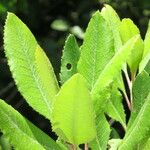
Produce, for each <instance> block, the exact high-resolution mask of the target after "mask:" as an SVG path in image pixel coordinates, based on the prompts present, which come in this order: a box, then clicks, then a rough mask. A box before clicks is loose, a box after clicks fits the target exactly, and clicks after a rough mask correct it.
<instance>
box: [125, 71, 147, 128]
mask: <svg viewBox="0 0 150 150" xmlns="http://www.w3.org/2000/svg"><path fill="white" fill-rule="evenodd" d="M149 86H150V76H149V75H148V74H147V73H146V72H145V71H143V72H142V73H140V74H139V75H138V76H137V77H136V80H135V82H134V83H133V103H132V111H131V117H130V120H129V123H128V128H127V129H129V128H130V127H131V126H132V124H133V122H134V120H135V119H136V117H137V115H138V113H139V112H140V110H141V108H142V106H143V104H144V102H145V99H146V97H147V96H148V94H149V93H150V87H149Z"/></svg>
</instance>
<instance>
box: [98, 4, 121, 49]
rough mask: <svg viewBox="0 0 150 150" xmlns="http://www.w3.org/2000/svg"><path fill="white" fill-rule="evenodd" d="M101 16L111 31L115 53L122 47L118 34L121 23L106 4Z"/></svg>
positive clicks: (114, 12)
mask: <svg viewBox="0 0 150 150" xmlns="http://www.w3.org/2000/svg"><path fill="white" fill-rule="evenodd" d="M101 14H102V16H103V17H104V18H105V19H106V21H107V22H108V25H109V27H110V29H111V31H112V35H113V39H114V47H115V51H117V50H118V49H119V48H120V47H121V46H122V41H121V37H120V33H119V27H120V23H121V21H120V18H119V16H118V14H117V13H116V11H115V10H114V9H113V8H112V7H111V6H109V5H106V4H105V6H104V7H103V9H102V11H101Z"/></svg>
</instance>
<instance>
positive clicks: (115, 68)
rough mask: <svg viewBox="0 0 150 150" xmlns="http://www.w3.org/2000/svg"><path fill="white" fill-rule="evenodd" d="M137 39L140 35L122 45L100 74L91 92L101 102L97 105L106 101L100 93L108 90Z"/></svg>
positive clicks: (94, 98) (95, 99)
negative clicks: (101, 97)
mask: <svg viewBox="0 0 150 150" xmlns="http://www.w3.org/2000/svg"><path fill="white" fill-rule="evenodd" d="M137 40H139V36H135V37H133V38H132V39H130V40H129V41H128V42H127V43H126V44H125V45H124V46H122V47H121V48H120V50H119V51H118V52H117V53H116V54H115V56H114V57H113V58H112V59H111V60H110V62H109V63H108V64H107V66H106V67H105V68H104V69H103V71H102V73H101V74H100V75H99V78H98V80H97V82H96V83H95V85H94V88H93V89H92V92H91V93H92V97H93V100H94V101H95V102H96V101H97V102H96V103H99V104H97V105H98V106H97V107H100V106H101V104H102V103H104V100H105V99H99V97H100V95H101V94H102V93H104V90H105V89H106V90H107V88H108V86H109V85H110V83H112V82H113V79H116V78H117V77H118V74H119V73H120V70H121V69H122V66H123V64H124V63H125V62H126V60H127V59H128V57H129V56H130V54H131V50H132V49H133V47H134V45H135V43H136V41H137ZM109 91H110V90H109ZM109 91H108V92H109Z"/></svg>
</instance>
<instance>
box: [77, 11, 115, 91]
mask: <svg viewBox="0 0 150 150" xmlns="http://www.w3.org/2000/svg"><path fill="white" fill-rule="evenodd" d="M114 53H115V50H114V40H113V36H112V33H111V30H110V28H109V26H108V24H107V21H106V20H105V19H104V18H103V17H102V15H101V14H100V12H99V11H97V12H96V13H95V14H94V15H93V17H92V19H91V20H90V22H89V25H88V27H87V30H86V33H85V36H84V42H83V45H82V46H81V56H80V59H79V63H78V71H79V73H81V74H82V75H83V76H84V77H85V78H86V80H87V82H88V85H89V88H90V89H92V88H93V86H94V84H95V82H96V80H97V79H98V76H99V74H100V73H101V72H102V70H103V69H104V67H105V66H106V64H107V63H108V62H109V60H110V59H111V58H112V57H113V55H114Z"/></svg>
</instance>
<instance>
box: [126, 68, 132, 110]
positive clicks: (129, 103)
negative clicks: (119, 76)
mask: <svg viewBox="0 0 150 150" xmlns="http://www.w3.org/2000/svg"><path fill="white" fill-rule="evenodd" d="M124 74H125V77H126V81H127V84H128V87H129V91H130V100H129V98H128V96H127V94H126V92H124V96H125V100H126V102H127V105H128V108H129V110H130V111H131V110H132V99H133V98H132V97H133V96H132V81H131V80H130V78H129V75H128V72H127V68H125V69H124Z"/></svg>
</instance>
